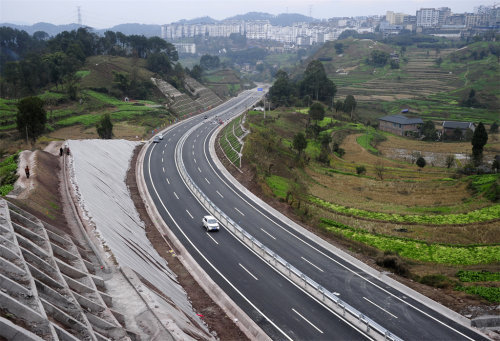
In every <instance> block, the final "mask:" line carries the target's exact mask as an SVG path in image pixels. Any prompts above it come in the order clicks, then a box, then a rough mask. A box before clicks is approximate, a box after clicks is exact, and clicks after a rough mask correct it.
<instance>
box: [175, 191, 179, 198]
mask: <svg viewBox="0 0 500 341" xmlns="http://www.w3.org/2000/svg"><path fill="white" fill-rule="evenodd" d="M174 195H175V197H176V198H177V200H179V196H178V195H177V193H175V192H174Z"/></svg>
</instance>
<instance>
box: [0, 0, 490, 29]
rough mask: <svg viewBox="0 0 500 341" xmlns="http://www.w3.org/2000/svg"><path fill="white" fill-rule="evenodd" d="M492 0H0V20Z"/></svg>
mask: <svg viewBox="0 0 500 341" xmlns="http://www.w3.org/2000/svg"><path fill="white" fill-rule="evenodd" d="M493 3H494V0H484V1H481V0H434V1H431V0H376V1H371V0H205V1H203V0H163V1H162V0H135V1H132V0H80V1H73V0H47V1H43V0H0V22H8V23H15V24H34V23H37V22H49V23H53V24H69V23H77V22H78V16H77V7H78V6H80V8H81V16H82V23H83V24H84V25H87V26H91V27H95V28H108V27H112V26H114V25H117V24H124V23H141V24H168V23H171V22H173V21H177V20H180V19H193V18H197V17H202V16H210V17H212V18H214V19H224V18H227V17H230V16H233V15H236V14H244V13H247V12H267V13H271V14H279V13H287V12H288V13H300V14H304V15H309V13H311V15H312V16H313V17H315V18H319V19H325V18H331V17H339V16H349V17H350V16H358V15H372V14H385V12H386V11H388V10H389V11H394V12H403V13H407V14H412V15H415V11H416V10H417V9H419V8H425V7H434V8H436V7H450V8H451V10H452V12H454V13H463V12H472V11H473V9H474V7H475V6H479V5H492V4H493Z"/></svg>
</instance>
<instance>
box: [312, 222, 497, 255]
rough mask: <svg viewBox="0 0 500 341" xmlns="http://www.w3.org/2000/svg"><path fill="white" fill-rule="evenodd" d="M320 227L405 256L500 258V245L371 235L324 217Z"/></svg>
mask: <svg viewBox="0 0 500 341" xmlns="http://www.w3.org/2000/svg"><path fill="white" fill-rule="evenodd" d="M320 227H321V228H323V229H325V230H326V231H329V232H333V233H336V234H340V235H342V236H344V237H346V238H348V239H351V240H355V241H358V242H361V243H364V244H367V245H370V246H373V247H375V248H377V249H379V250H382V251H391V252H396V253H398V254H399V255H401V256H402V257H405V258H409V259H413V260H417V261H423V262H434V263H439V264H449V265H473V264H489V263H495V262H499V261H500V246H498V245H488V246H450V245H443V244H429V243H425V242H422V241H417V240H412V239H406V238H398V237H392V236H385V235H377V234H371V233H369V232H367V231H365V230H362V229H355V228H352V227H349V226H347V225H344V224H341V223H338V222H336V221H333V220H329V219H324V218H322V219H321V224H320Z"/></svg>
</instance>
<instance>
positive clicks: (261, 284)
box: [143, 91, 483, 340]
mask: <svg viewBox="0 0 500 341" xmlns="http://www.w3.org/2000/svg"><path fill="white" fill-rule="evenodd" d="M259 96H261V93H259V92H256V91H246V92H244V93H242V94H240V96H238V97H237V98H233V99H231V100H229V101H228V102H226V103H224V104H222V105H221V106H219V107H218V108H215V109H212V110H211V111H210V112H208V113H205V114H202V115H199V116H198V117H195V118H194V119H191V120H187V121H184V122H181V123H179V124H177V125H176V126H174V127H172V128H170V129H168V130H167V131H166V132H165V133H164V137H163V140H161V141H160V143H153V144H151V145H150V146H149V148H148V150H147V152H146V156H145V160H144V165H143V171H144V177H145V181H146V185H147V188H148V191H149V194H150V196H151V198H152V200H153V202H154V204H155V205H156V207H157V209H158V211H159V212H160V214H161V216H162V218H163V219H164V221H165V223H166V224H167V226H169V227H170V229H171V230H172V231H173V232H174V233H175V235H176V236H177V238H178V239H179V240H180V241H181V242H182V243H183V245H184V246H185V247H186V248H187V250H188V251H189V252H190V254H191V255H192V256H193V257H194V258H195V259H196V261H197V262H198V263H199V264H200V265H201V267H202V268H203V269H204V270H205V271H206V273H207V274H208V275H209V276H210V277H211V278H212V279H213V280H214V281H215V282H216V283H217V284H218V285H219V286H220V287H221V288H222V289H223V290H224V291H225V292H226V293H227V294H228V295H229V296H230V297H231V298H232V299H233V301H234V302H235V303H237V304H238V305H239V306H240V308H241V309H243V310H244V311H245V312H246V313H247V314H248V315H249V316H250V317H251V318H252V319H253V320H254V321H255V322H256V323H257V324H258V325H259V326H260V327H261V328H262V329H263V330H264V331H265V332H266V333H267V334H268V335H269V336H270V337H271V338H272V339H275V340H282V339H283V340H286V339H288V340H352V339H363V338H370V336H369V335H367V334H366V333H365V330H364V329H363V328H360V327H359V325H358V324H355V323H352V322H351V321H349V319H347V318H344V317H342V316H341V315H340V314H339V313H337V312H334V311H333V310H332V309H330V308H328V307H327V306H325V305H324V304H323V303H321V302H320V301H319V300H317V299H315V298H313V297H312V296H311V295H309V294H307V293H305V291H304V290H303V289H301V288H300V287H299V286H298V285H296V284H294V283H292V282H291V281H290V280H289V279H287V278H286V277H285V276H283V274H280V273H279V272H278V271H276V270H275V269H273V267H272V266H271V265H270V264H269V262H266V261H264V260H263V259H262V258H261V257H260V256H259V255H258V254H257V253H255V252H254V251H252V250H250V249H249V248H247V247H246V246H245V245H244V244H243V243H242V242H241V241H240V240H239V239H238V238H236V237H235V236H233V234H231V233H230V232H229V231H228V230H227V229H225V228H224V226H222V228H221V231H219V232H215V233H206V232H205V230H204V229H203V228H202V226H201V218H202V217H203V216H204V215H206V214H208V212H207V209H206V208H205V207H203V206H202V205H201V204H200V202H199V200H198V199H197V198H196V197H195V196H194V195H193V193H192V192H191V191H190V190H189V189H188V188H187V186H186V183H185V180H183V178H182V177H181V176H180V174H179V170H178V167H179V162H178V160H176V158H175V152H176V150H180V153H181V157H182V163H183V166H184V167H185V170H186V172H187V174H188V175H189V177H190V178H191V179H192V180H193V181H194V182H195V183H196V185H197V186H198V188H199V189H200V190H201V191H202V192H203V193H204V194H205V195H206V196H207V197H208V198H209V199H210V200H211V201H212V203H213V205H214V206H216V207H218V208H219V209H220V210H221V211H223V212H224V213H225V214H226V215H227V216H229V217H230V218H231V219H232V220H233V221H234V222H236V223H237V224H238V225H239V226H240V227H242V228H243V229H244V230H245V231H247V232H248V233H250V234H251V235H252V236H253V237H255V239H256V240H258V241H260V242H261V243H262V244H264V245H265V246H266V247H267V248H269V249H271V250H273V252H275V253H276V254H277V255H279V256H280V257H281V258H283V259H285V260H286V261H287V262H289V263H290V264H291V265H293V266H294V267H295V268H297V269H300V271H302V273H303V274H305V275H306V276H307V277H309V278H311V279H312V280H314V281H315V282H316V283H319V284H320V285H321V286H322V287H323V288H325V289H326V290H328V291H329V292H331V293H334V295H337V296H338V297H339V298H341V299H342V300H343V301H344V302H347V303H348V304H349V305H351V306H352V307H354V308H355V309H357V310H358V311H359V312H361V313H362V314H363V315H364V316H367V317H368V318H370V319H371V320H373V321H375V322H376V323H378V324H379V325H381V326H383V327H384V328H386V329H387V330H389V331H390V332H391V333H392V334H394V335H396V336H398V337H399V338H401V339H405V340H416V339H418V340H478V339H482V338H483V337H482V336H481V335H479V334H477V333H475V332H474V331H473V330H471V329H469V328H467V327H465V326H463V325H461V324H459V323H457V322H455V321H453V320H452V319H449V318H448V317H445V316H443V315H441V314H440V313H438V312H437V311H434V310H432V309H430V308H429V307H427V306H426V305H424V304H422V303H420V302H418V301H416V300H414V299H412V298H410V297H408V296H407V295H406V294H405V293H404V292H401V291H399V290H396V289H395V288H393V287H391V286H389V285H388V284H386V283H383V282H381V281H380V280H379V279H377V278H375V277H373V276H372V275H370V274H368V273H366V272H364V271H363V270H362V269H360V268H358V267H357V266H355V265H353V264H351V263H350V262H348V261H346V260H344V259H342V258H341V257H339V256H338V255H337V254H335V252H333V251H332V249H330V248H328V247H324V245H323V244H319V243H317V242H316V241H315V240H312V239H309V238H307V237H305V236H304V235H303V234H302V233H300V231H298V230H296V229H295V228H293V227H291V226H289V225H288V224H287V223H285V222H284V221H282V220H281V219H279V218H277V217H276V214H274V213H273V212H272V211H268V210H266V209H263V208H262V207H260V206H259V205H257V204H256V203H255V202H253V200H252V199H251V198H249V197H248V196H247V195H246V194H245V193H243V192H241V191H240V190H239V189H238V188H237V187H236V186H234V184H232V183H231V182H229V181H228V180H227V179H226V178H225V176H224V175H223V173H222V172H221V170H220V169H218V167H217V165H216V163H215V162H214V161H213V160H212V159H211V156H210V146H209V141H210V137H211V136H212V134H213V133H214V132H215V130H216V129H217V128H218V127H219V125H218V123H217V120H218V119H222V120H224V121H226V120H227V119H228V118H230V117H233V116H234V115H236V114H239V113H241V112H242V111H243V110H244V109H245V108H247V107H249V106H251V105H252V104H253V103H255V102H257V101H258V99H259ZM205 115H207V116H208V118H207V119H204V116H205ZM215 117H217V119H215ZM186 133H188V135H186Z"/></svg>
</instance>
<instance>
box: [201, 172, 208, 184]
mask: <svg viewBox="0 0 500 341" xmlns="http://www.w3.org/2000/svg"><path fill="white" fill-rule="evenodd" d="M200 172H201V171H200ZM205 181H206V182H208V184H209V185H210V181H208V179H207V178H205Z"/></svg>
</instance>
